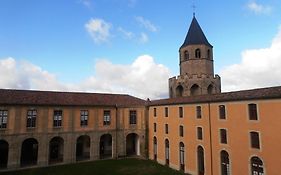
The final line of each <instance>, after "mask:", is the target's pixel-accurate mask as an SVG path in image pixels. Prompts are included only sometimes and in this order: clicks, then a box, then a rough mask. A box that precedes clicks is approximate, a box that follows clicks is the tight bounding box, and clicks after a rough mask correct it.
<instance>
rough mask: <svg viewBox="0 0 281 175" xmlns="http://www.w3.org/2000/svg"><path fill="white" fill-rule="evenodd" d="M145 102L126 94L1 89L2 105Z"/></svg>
mask: <svg viewBox="0 0 281 175" xmlns="http://www.w3.org/2000/svg"><path fill="white" fill-rule="evenodd" d="M145 102H146V101H144V100H142V99H139V98H136V97H133V96H130V95H126V94H123V95H122V94H101V93H80V92H55V91H31V90H11V89H0V105H58V106H115V105H117V106H144V105H145Z"/></svg>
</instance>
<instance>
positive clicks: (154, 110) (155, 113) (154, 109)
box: [153, 108, 157, 117]
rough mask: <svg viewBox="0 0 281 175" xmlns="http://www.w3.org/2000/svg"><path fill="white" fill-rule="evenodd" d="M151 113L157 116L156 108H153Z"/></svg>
mask: <svg viewBox="0 0 281 175" xmlns="http://www.w3.org/2000/svg"><path fill="white" fill-rule="evenodd" d="M153 115H154V117H156V116H157V111H156V108H153Z"/></svg>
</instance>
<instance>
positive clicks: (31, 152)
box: [20, 138, 38, 166]
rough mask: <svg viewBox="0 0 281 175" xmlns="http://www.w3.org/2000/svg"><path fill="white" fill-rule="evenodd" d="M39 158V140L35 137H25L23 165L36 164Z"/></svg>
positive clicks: (22, 155)
mask: <svg viewBox="0 0 281 175" xmlns="http://www.w3.org/2000/svg"><path fill="white" fill-rule="evenodd" d="M37 159H38V141H37V140H36V139H34V138H28V139H25V140H24V141H23V142H22V145H21V157H20V165H21V166H31V165H36V164H37Z"/></svg>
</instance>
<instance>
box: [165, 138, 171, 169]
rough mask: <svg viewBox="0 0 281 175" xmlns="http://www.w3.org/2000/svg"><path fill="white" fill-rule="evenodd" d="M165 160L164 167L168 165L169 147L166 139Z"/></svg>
mask: <svg viewBox="0 0 281 175" xmlns="http://www.w3.org/2000/svg"><path fill="white" fill-rule="evenodd" d="M165 159H166V161H165V163H166V165H169V163H170V160H169V159H170V145H169V140H168V139H166V140H165Z"/></svg>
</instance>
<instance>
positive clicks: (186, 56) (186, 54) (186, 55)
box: [184, 50, 189, 60]
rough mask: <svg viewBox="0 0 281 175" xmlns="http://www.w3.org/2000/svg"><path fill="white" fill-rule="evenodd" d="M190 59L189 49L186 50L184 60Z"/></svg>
mask: <svg viewBox="0 0 281 175" xmlns="http://www.w3.org/2000/svg"><path fill="white" fill-rule="evenodd" d="M188 59H189V53H188V51H187V50H186V51H184V60H188Z"/></svg>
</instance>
